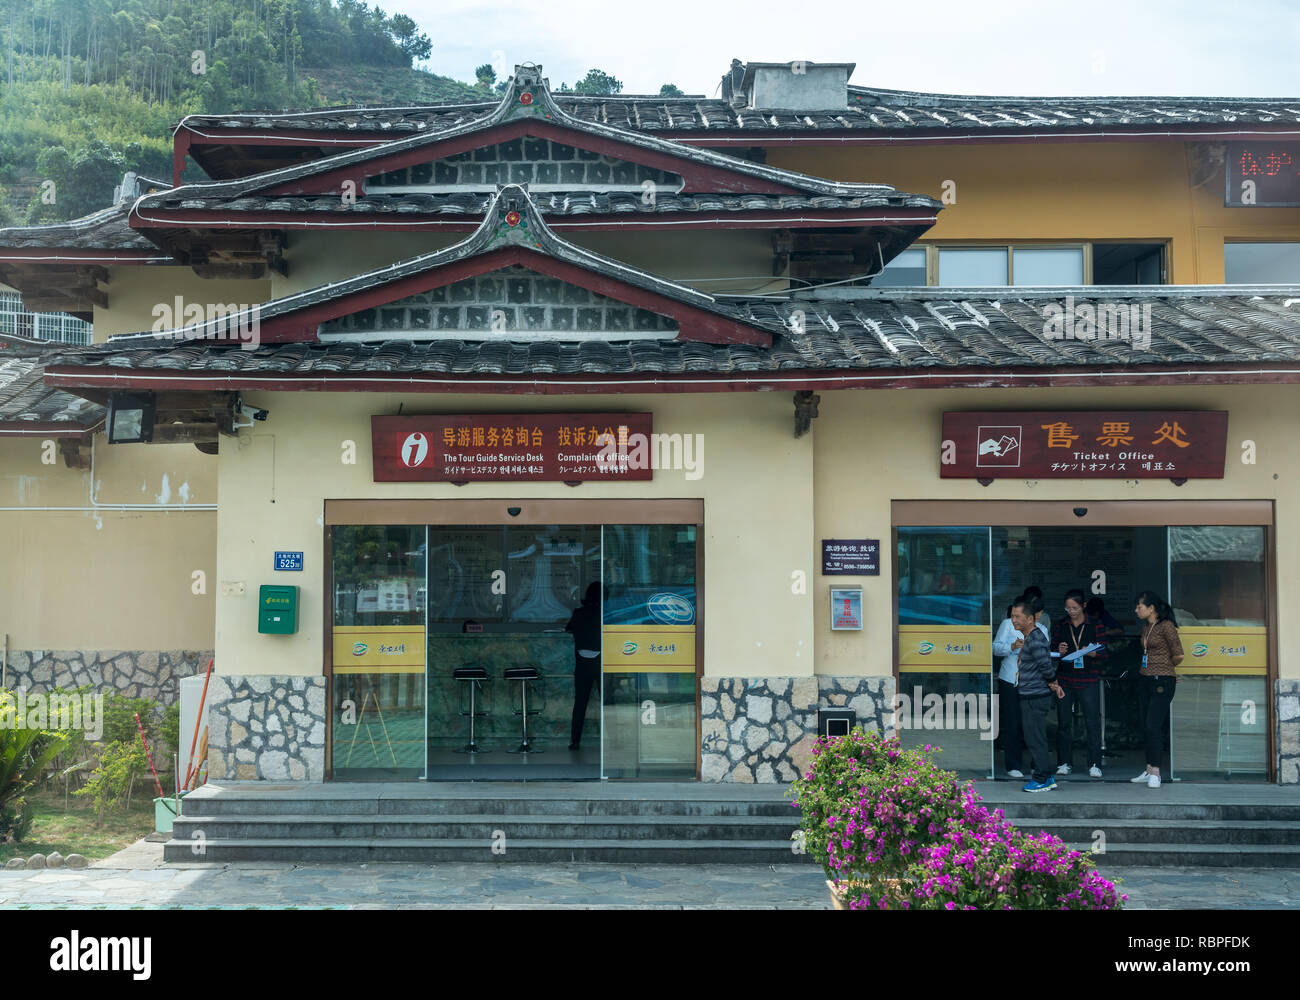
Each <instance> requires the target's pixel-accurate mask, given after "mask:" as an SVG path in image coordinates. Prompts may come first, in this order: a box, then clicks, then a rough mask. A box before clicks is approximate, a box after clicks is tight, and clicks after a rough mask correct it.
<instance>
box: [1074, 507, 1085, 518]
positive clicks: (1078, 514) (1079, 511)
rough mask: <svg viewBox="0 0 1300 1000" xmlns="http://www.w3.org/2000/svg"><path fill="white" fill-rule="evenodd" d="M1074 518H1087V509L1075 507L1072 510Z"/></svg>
mask: <svg viewBox="0 0 1300 1000" xmlns="http://www.w3.org/2000/svg"><path fill="white" fill-rule="evenodd" d="M1074 516H1075V517H1087V516H1088V508H1087V507H1075V508H1074Z"/></svg>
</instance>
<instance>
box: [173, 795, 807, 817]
mask: <svg viewBox="0 0 1300 1000" xmlns="http://www.w3.org/2000/svg"><path fill="white" fill-rule="evenodd" d="M289 811H291V812H292V813H294V814H295V815H311V816H357V815H377V816H403V815H436V814H445V815H468V814H473V815H494V816H501V815H506V816H611V817H614V816H629V817H641V816H699V817H732V816H734V817H746V816H752V817H759V816H762V817H782V818H785V817H792V822H798V816H799V811H798V810H797V809H795V808H793V807H792V806H791V805H790V803H789V802H788V801H786V800H771V801H748V802H746V801H736V800H707V799H705V800H693V801H682V800H680V799H673V798H662V799H645V798H634V799H579V798H538V799H526V798H464V797H460V796H456V797H447V798H439V797H431V796H425V797H420V798H414V797H412V798H404V797H403V798H374V797H368V798H367V797H356V798H349V797H343V796H337V795H334V796H321V797H315V798H313V797H301V796H294V797H292V798H285V799H275V798H271V797H268V796H264V795H256V796H254V795H250V796H246V797H241V796H238V795H223V796H221V797H214V798H207V799H196V798H195V797H194V796H192V795H190V796H186V797H185V798H183V799H182V800H181V815H182V816H275V815H281V814H283V813H285V812H289Z"/></svg>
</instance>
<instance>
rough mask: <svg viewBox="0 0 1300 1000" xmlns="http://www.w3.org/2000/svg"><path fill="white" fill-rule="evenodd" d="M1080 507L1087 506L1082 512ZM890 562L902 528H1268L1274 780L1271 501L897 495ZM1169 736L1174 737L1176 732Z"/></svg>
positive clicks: (1273, 764) (1271, 762)
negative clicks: (906, 497) (921, 497)
mask: <svg viewBox="0 0 1300 1000" xmlns="http://www.w3.org/2000/svg"><path fill="white" fill-rule="evenodd" d="M1078 509H1085V510H1086V513H1085V514H1083V515H1082V516H1080V515H1079V514H1077V513H1076V510H1078ZM889 525H890V530H889V537H890V560H891V562H890V565H891V566H892V565H894V562H893V561H894V560H895V559H896V558H897V555H898V529H899V528H900V527H946V528H959V527H971V528H985V527H989V528H999V527H1027V528H1030V527H1032V528H1039V527H1066V528H1082V527H1089V528H1142V527H1178V526H1181V525H1228V526H1233V525H1241V526H1254V525H1257V526H1261V527H1263V529H1264V590H1265V613H1266V614H1267V615H1268V623H1269V625H1268V666H1267V668H1266V673H1265V675H1264V686H1265V698H1266V701H1267V706H1266V707H1267V711H1268V723H1267V725H1266V726H1265V738H1264V742H1265V748H1266V749H1265V754H1266V756H1265V765H1266V767H1267V781H1268V783H1270V784H1274V783H1276V782H1277V746H1276V740H1275V733H1274V727H1275V725H1276V714H1275V712H1276V705H1275V704H1274V702H1275V701H1276V700H1277V699H1276V692H1277V678H1278V673H1279V670H1280V669H1281V665H1280V663H1279V660H1278V655H1279V643H1278V631H1279V629H1278V608H1277V551H1276V550H1277V544H1276V540H1275V539H1276V527H1275V525H1276V521H1275V502H1274V501H1272V500H1087V499H1079V500H893V501H891V502H890V519H889ZM890 603H891V608H892V611H891V615H892V623H891V632H892V636H891V642H892V646H893V673H894V685H895V690H897V686H898V679H899V670H898V581H897V579H894V580H893V581H892V583H891V585H890ZM1171 738H1172V736H1171Z"/></svg>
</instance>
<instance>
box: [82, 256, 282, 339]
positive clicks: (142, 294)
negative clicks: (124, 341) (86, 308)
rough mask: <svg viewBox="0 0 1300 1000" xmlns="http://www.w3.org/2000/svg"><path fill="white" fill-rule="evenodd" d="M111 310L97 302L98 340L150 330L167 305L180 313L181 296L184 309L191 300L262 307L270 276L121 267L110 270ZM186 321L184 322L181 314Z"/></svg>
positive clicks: (192, 301)
mask: <svg viewBox="0 0 1300 1000" xmlns="http://www.w3.org/2000/svg"><path fill="white" fill-rule="evenodd" d="M109 278H110V280H109V282H108V284H107V285H106V286H104V290H105V291H106V292H107V294H108V308H107V309H103V308H101V307H99V306H95V343H97V344H102V343H103V342H104V341H106V340H108V338H109V337H111V336H113V335H115V334H119V333H145V332H148V331H150V330H152V329H153V328H154V323H155V322H157V319H156V318H155V314H154V308H155V307H156V306H159V305H163V306H166V307H167V308H168V309H169V310H170V312H169V314H168V315H169V316H170V315H172V314H174V313H175V312H176V304H175V302H176V296H178V295H179V296H181V299H182V308H184V307H186V306H189V305H190V304H191V303H195V302H197V303H201V304H202V305H204V306H205V307H206V306H207V305H208V303H223V304H225V303H231V302H234V303H237V304H240V305H256V304H257V303H259V302H265V301H267V299H269V298H270V297H271V282H270V281H269V280H267V279H258V280H256V281H253V280H239V281H236V280H230V279H216V278H200V277H199V276H198V275H197V274H195V273H194V269H193V268H190V267H156V266H153V265H146V266H142V265H131V266H126V265H122V266H118V267H113V268H110V269H109ZM179 322H180V323H184V318H183V317H181V319H180V321H179Z"/></svg>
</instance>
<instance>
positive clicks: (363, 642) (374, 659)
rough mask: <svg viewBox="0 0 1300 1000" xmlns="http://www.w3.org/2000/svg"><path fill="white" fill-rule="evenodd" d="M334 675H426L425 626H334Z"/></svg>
mask: <svg viewBox="0 0 1300 1000" xmlns="http://www.w3.org/2000/svg"><path fill="white" fill-rule="evenodd" d="M334 673H336V674H421V673H424V626H423V625H336V626H334Z"/></svg>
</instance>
